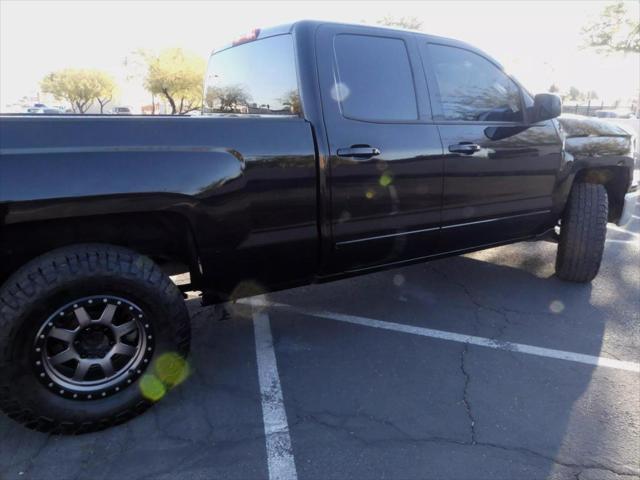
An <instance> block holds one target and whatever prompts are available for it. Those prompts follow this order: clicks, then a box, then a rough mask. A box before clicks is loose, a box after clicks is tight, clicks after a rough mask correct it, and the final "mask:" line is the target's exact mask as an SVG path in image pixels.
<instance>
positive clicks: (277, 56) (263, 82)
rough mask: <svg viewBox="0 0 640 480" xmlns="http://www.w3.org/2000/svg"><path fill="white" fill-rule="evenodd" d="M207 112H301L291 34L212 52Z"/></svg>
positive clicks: (205, 99) (207, 82) (207, 92)
mask: <svg viewBox="0 0 640 480" xmlns="http://www.w3.org/2000/svg"><path fill="white" fill-rule="evenodd" d="M204 93H205V98H204V112H205V113H234V114H268V115H274V114H275V115H299V114H300V113H301V112H300V110H301V107H300V95H299V93H298V80H297V76H296V69H295V57H294V52H293V42H292V39H291V35H279V36H275V37H268V38H265V39H263V40H256V41H253V42H249V43H245V44H242V45H238V46H235V47H231V48H228V49H226V50H222V51H221V52H219V53H216V54H215V55H212V56H211V59H210V60H209V67H208V69H207V78H206V87H205V92H204Z"/></svg>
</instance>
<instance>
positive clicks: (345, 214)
mask: <svg viewBox="0 0 640 480" xmlns="http://www.w3.org/2000/svg"><path fill="white" fill-rule="evenodd" d="M349 220H351V214H350V213H349V212H347V211H346V210H343V211H342V213H341V214H340V217H338V223H344V222H348V221H349Z"/></svg>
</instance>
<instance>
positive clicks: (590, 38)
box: [582, 1, 640, 54]
mask: <svg viewBox="0 0 640 480" xmlns="http://www.w3.org/2000/svg"><path fill="white" fill-rule="evenodd" d="M582 35H583V36H584V37H585V43H586V47H590V48H595V49H596V51H598V52H600V53H604V54H609V53H616V52H622V53H640V21H638V18H637V16H636V18H635V19H634V18H633V15H632V14H631V13H630V12H628V11H627V5H625V3H624V2H622V1H620V2H617V3H613V4H610V5H607V6H606V7H605V8H604V10H603V11H602V13H601V14H600V17H599V18H598V19H597V20H593V21H591V22H590V23H589V24H587V25H586V26H584V27H583V28H582Z"/></svg>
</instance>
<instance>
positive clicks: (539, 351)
mask: <svg viewBox="0 0 640 480" xmlns="http://www.w3.org/2000/svg"><path fill="white" fill-rule="evenodd" d="M269 305H270V306H274V307H284V308H287V309H290V310H293V311H295V312H296V313H300V314H302V315H311V316H314V317H320V318H328V319H331V320H337V321H339V322H346V323H352V324H354V325H362V326H365V327H373V328H380V329H383V330H391V331H394V332H401V333H410V334H412V335H420V336H422V337H431V338H437V339H440V340H447V341H450V342H458V343H467V344H469V345H477V346H479V347H487V348H493V349H495V350H506V351H509V352H520V353H526V354H528V355H536V356H539V357H547V358H555V359H558V360H566V361H569V362H576V363H584V364H586V365H595V366H597V367H607V368H614V369H616V370H626V371H628V372H638V373H640V363H636V362H628V361H623V360H615V359H613V358H606V357H597V356H595V355H586V354H584V353H575V352H567V351H564V350H555V349H553V348H544V347H536V346H534V345H526V344H522V343H513V342H503V341H499V340H493V339H491V338H485V337H476V336H475V335H464V334H462V333H454V332H447V331H445V330H434V329H432V328H425V327H417V326H414V325H406V324H402V323H392V322H385V321H383V320H375V319H373V318H367V317H358V316H356V315H346V314H343V313H334V312H322V311H309V310H303V309H299V308H296V307H292V306H290V305H285V304H278V303H274V304H269Z"/></svg>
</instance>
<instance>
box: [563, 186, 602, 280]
mask: <svg viewBox="0 0 640 480" xmlns="http://www.w3.org/2000/svg"><path fill="white" fill-rule="evenodd" d="M607 217H608V199H607V191H606V189H605V188H604V187H603V186H602V185H597V184H592V183H577V184H576V185H574V186H573V189H572V190H571V194H570V195H569V201H568V203H567V206H566V208H565V212H564V215H563V216H562V222H561V225H560V241H559V243H558V253H557V256H556V275H557V276H558V278H561V279H562V280H567V281H570V282H581V283H586V282H590V281H591V280H593V279H594V278H595V276H596V275H597V274H598V270H599V269H600V263H601V262H602V254H603V252H604V242H605V238H606V235H607Z"/></svg>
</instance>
